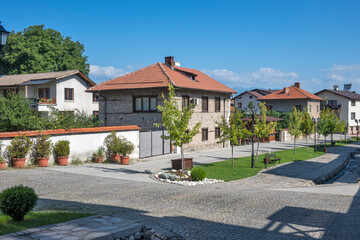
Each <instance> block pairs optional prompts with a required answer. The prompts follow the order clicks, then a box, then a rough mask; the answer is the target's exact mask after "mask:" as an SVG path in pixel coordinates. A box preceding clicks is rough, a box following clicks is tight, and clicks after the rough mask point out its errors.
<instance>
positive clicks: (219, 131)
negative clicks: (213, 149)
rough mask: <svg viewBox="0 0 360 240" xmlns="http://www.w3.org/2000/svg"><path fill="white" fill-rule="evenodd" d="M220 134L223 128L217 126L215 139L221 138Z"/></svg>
mask: <svg viewBox="0 0 360 240" xmlns="http://www.w3.org/2000/svg"><path fill="white" fill-rule="evenodd" d="M220 136H221V130H220V128H219V127H216V128H215V139H218V138H220Z"/></svg>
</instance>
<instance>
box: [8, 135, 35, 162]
mask: <svg viewBox="0 0 360 240" xmlns="http://www.w3.org/2000/svg"><path fill="white" fill-rule="evenodd" d="M32 144H33V142H32V141H31V140H30V138H29V137H27V136H26V135H25V134H24V135H18V136H16V137H14V138H13V139H12V140H11V142H10V145H9V146H8V147H7V150H8V152H9V154H10V156H11V157H13V158H24V157H26V155H27V154H28V152H29V151H30V148H31V146H32Z"/></svg>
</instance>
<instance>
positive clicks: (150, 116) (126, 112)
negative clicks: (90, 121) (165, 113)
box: [99, 88, 230, 152]
mask: <svg viewBox="0 0 360 240" xmlns="http://www.w3.org/2000/svg"><path fill="white" fill-rule="evenodd" d="M175 91H176V95H177V98H178V104H179V106H182V99H183V97H189V100H190V101H191V102H193V101H194V100H193V99H197V103H198V104H196V105H195V106H194V114H193V116H192V118H191V120H190V124H189V127H193V126H194V125H195V124H196V123H198V122H200V123H201V128H200V131H199V133H198V134H197V135H196V136H195V137H194V138H193V141H192V142H191V143H188V144H186V145H185V146H184V150H185V151H187V152H189V151H197V150H201V149H212V148H222V147H226V146H228V143H226V144H222V143H217V141H218V140H219V139H217V138H216V136H215V128H216V127H217V126H216V125H217V124H216V121H220V120H221V117H222V116H224V117H226V118H227V117H228V116H229V114H230V100H229V98H230V94H227V93H217V92H209V91H201V90H190V89H175ZM167 92H168V90H167V88H154V89H134V90H116V91H106V92H101V94H100V99H99V101H100V102H99V110H100V112H99V118H100V120H101V121H102V122H103V124H104V125H106V126H121V125H138V126H139V127H140V128H141V130H142V131H146V130H158V128H157V127H156V126H154V123H160V122H161V117H162V115H161V112H159V111H156V112H135V111H134V98H135V97H156V99H157V104H158V105H159V104H161V105H162V104H163V99H162V94H164V96H165V97H167V96H168V95H167ZM203 97H207V98H208V111H207V112H204V111H202V98H203ZM215 98H219V99H220V111H215ZM105 102H106V103H105ZM105 104H106V107H105ZM105 109H106V113H105ZM105 115H106V116H105ZM202 129H207V132H208V139H207V140H203V137H202Z"/></svg>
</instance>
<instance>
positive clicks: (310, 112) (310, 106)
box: [309, 105, 311, 113]
mask: <svg viewBox="0 0 360 240" xmlns="http://www.w3.org/2000/svg"><path fill="white" fill-rule="evenodd" d="M309 113H311V105H309Z"/></svg>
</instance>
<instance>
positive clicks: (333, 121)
mask: <svg viewBox="0 0 360 240" xmlns="http://www.w3.org/2000/svg"><path fill="white" fill-rule="evenodd" d="M338 125H339V120H338V118H337V117H336V115H335V113H334V111H332V110H331V109H329V108H327V109H326V110H324V111H322V112H321V113H320V122H319V123H318V129H319V132H320V133H321V134H322V135H324V138H325V143H324V146H325V147H326V137H327V136H328V135H329V134H331V142H332V141H333V134H334V133H335V132H336V131H337V130H338Z"/></svg>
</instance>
